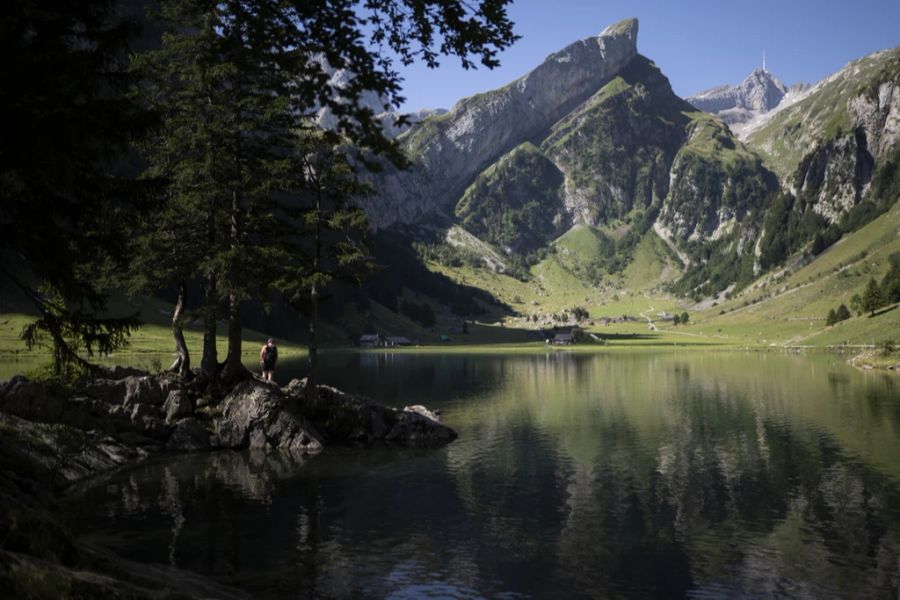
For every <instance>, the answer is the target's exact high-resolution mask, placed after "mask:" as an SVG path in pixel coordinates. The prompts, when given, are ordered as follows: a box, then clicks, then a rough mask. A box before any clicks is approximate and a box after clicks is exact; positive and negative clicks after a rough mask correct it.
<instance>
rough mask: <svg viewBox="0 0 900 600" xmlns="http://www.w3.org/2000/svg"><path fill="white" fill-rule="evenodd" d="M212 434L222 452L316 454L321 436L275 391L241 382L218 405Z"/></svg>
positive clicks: (274, 389) (271, 388)
mask: <svg viewBox="0 0 900 600" xmlns="http://www.w3.org/2000/svg"><path fill="white" fill-rule="evenodd" d="M216 434H217V436H218V438H219V443H220V444H221V447H222V448H246V447H250V448H254V449H269V448H282V449H286V450H295V451H297V450H300V451H306V452H318V451H319V450H321V449H322V447H323V445H324V444H323V441H322V436H320V435H319V433H318V431H317V430H316V428H315V427H313V425H312V424H310V423H309V422H308V421H307V420H306V419H305V418H304V417H303V415H301V414H297V413H295V412H294V411H292V410H291V407H289V406H288V403H287V402H286V399H285V396H284V394H282V392H281V390H279V389H278V388H277V387H275V386H272V385H268V384H265V383H262V382H260V381H256V380H248V381H244V382H242V383H240V384H238V385H237V386H235V388H234V389H233V390H232V391H231V393H230V394H228V396H226V398H225V400H224V401H223V402H222V416H221V417H220V418H219V420H218V423H217V427H216Z"/></svg>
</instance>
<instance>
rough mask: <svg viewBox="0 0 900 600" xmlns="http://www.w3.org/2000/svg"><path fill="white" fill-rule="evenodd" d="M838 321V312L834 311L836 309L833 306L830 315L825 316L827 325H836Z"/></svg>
mask: <svg viewBox="0 0 900 600" xmlns="http://www.w3.org/2000/svg"><path fill="white" fill-rule="evenodd" d="M837 322H838V317H837V313H836V312H834V309H833V308H832V309H831V310H829V311H828V316H827V317H825V325H826V326H828V327H831V326H832V325H834V324H835V323H837Z"/></svg>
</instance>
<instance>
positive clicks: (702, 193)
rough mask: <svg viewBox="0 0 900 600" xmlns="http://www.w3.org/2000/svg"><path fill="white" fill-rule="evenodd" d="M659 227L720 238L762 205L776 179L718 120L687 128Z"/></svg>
mask: <svg viewBox="0 0 900 600" xmlns="http://www.w3.org/2000/svg"><path fill="white" fill-rule="evenodd" d="M688 130H689V133H688V140H687V142H686V143H685V144H684V145H683V146H682V147H681V149H680V150H679V152H678V155H677V156H676V157H675V161H674V162H673V164H672V169H671V172H670V177H669V195H668V196H667V197H666V199H665V201H664V202H663V206H662V209H661V210H660V214H659V218H658V220H657V227H656V230H657V232H658V233H660V234H661V235H663V236H664V237H666V238H667V239H672V238H676V239H681V240H688V239H689V240H717V239H719V238H720V237H722V236H723V235H725V234H727V233H729V232H730V231H732V230H733V229H734V228H735V227H736V226H737V225H738V224H739V223H741V222H742V221H743V220H744V218H745V217H746V216H747V215H748V214H750V213H751V212H753V211H758V210H760V209H761V207H762V206H763V204H764V202H765V200H766V198H767V197H768V195H769V194H770V193H771V192H773V191H774V190H775V189H776V187H777V181H776V179H775V177H774V175H772V174H771V173H770V172H769V171H767V170H766V169H765V167H763V165H762V161H761V159H760V158H759V157H757V156H756V155H755V154H753V153H752V152H750V151H748V150H747V149H746V148H745V147H744V146H743V144H741V143H740V142H738V141H737V140H735V139H734V137H733V136H732V135H731V133H730V132H729V131H728V130H727V128H726V127H725V126H724V125H722V123H721V122H720V121H718V120H715V119H712V118H704V119H699V120H695V121H694V122H693V123H691V125H690V126H689V127H688Z"/></svg>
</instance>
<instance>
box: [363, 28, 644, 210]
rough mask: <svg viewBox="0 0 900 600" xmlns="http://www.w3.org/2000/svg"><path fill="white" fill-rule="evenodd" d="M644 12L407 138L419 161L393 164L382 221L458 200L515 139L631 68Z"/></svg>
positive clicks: (379, 203)
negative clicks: (395, 166)
mask: <svg viewBox="0 0 900 600" xmlns="http://www.w3.org/2000/svg"><path fill="white" fill-rule="evenodd" d="M637 33H638V22H637V19H629V20H626V21H622V22H620V23H618V24H616V25H613V26H610V27H607V28H606V29H605V30H604V31H603V32H602V33H601V34H600V35H598V36H597V37H592V38H587V39H584V40H581V41H579V42H575V43H574V44H571V45H569V46H568V47H566V48H564V49H563V50H561V51H559V52H556V53H554V54H551V55H550V56H549V57H547V59H546V60H545V61H544V62H543V63H542V64H541V65H539V66H538V67H537V68H536V69H534V70H533V71H531V72H530V73H528V74H527V75H525V76H523V77H521V78H520V79H518V80H516V81H514V82H512V83H510V84H508V85H506V86H505V87H502V88H500V89H498V90H494V91H491V92H487V93H485V94H479V95H477V96H472V97H470V98H466V99H464V100H461V101H460V102H458V103H457V104H456V105H455V106H454V107H453V109H452V110H451V111H450V112H449V113H447V114H445V115H442V116H437V117H431V118H428V119H426V120H425V121H423V122H422V123H421V124H420V125H419V126H417V127H415V128H413V129H412V130H410V131H409V132H408V133H407V134H405V135H404V136H403V137H402V138H401V139H403V141H404V144H405V146H406V148H407V149H408V151H409V153H410V155H411V157H412V158H413V161H414V166H413V168H412V169H410V170H408V171H402V172H398V171H394V170H391V171H388V172H386V173H384V174H383V175H382V176H381V177H380V178H379V180H378V189H379V193H378V194H377V195H376V197H374V198H373V199H372V200H371V201H370V204H369V206H367V209H368V210H367V212H368V213H369V217H370V220H371V222H372V225H373V226H374V227H376V228H380V227H386V226H388V225H391V224H393V223H411V222H414V221H416V220H417V219H418V218H420V217H421V216H423V215H425V214H427V213H429V212H432V211H434V210H435V209H438V210H447V209H449V208H450V207H452V206H453V205H454V204H455V203H456V201H457V200H458V199H459V197H460V196H461V195H462V193H463V191H464V190H465V189H466V187H468V185H469V184H470V183H472V181H473V179H474V178H475V176H476V175H477V174H478V173H480V172H481V171H482V170H484V169H485V168H486V167H487V166H489V165H490V164H491V163H493V162H494V161H495V160H497V159H498V158H499V157H500V156H502V155H503V154H505V153H506V152H508V151H509V150H511V149H513V148H514V147H516V146H518V145H520V144H522V143H523V142H526V141H529V140H531V139H532V138H535V137H540V136H541V134H542V133H543V132H545V131H547V130H548V129H549V128H550V127H551V126H552V125H553V124H554V123H556V122H557V121H559V120H560V119H561V118H563V117H564V116H565V115H566V114H568V113H569V112H570V111H572V110H573V109H574V108H576V107H577V106H579V105H580V104H582V103H583V102H584V101H585V100H587V99H588V98H589V97H590V96H591V95H593V94H594V93H595V92H597V90H599V89H600V88H601V87H602V86H603V85H604V84H605V83H606V82H608V81H609V80H610V79H611V78H612V77H613V76H615V75H616V74H617V73H618V72H619V71H620V70H621V69H622V68H624V67H625V66H626V65H627V64H628V63H629V62H630V61H631V59H632V58H633V57H634V56H635V54H636V53H637Z"/></svg>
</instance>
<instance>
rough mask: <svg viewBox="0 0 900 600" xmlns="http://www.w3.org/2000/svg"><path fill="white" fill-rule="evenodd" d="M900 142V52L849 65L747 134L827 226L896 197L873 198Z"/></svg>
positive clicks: (894, 51) (879, 53) (867, 58)
mask: <svg viewBox="0 0 900 600" xmlns="http://www.w3.org/2000/svg"><path fill="white" fill-rule="evenodd" d="M898 141H900V49H894V50H890V51H885V52H878V53H875V54H873V55H870V56H867V57H865V58H863V59H860V60H858V61H854V62H852V63H850V64H849V65H847V67H845V68H844V69H842V70H841V71H839V72H838V73H836V74H834V75H832V76H830V77H828V78H827V79H825V80H824V81H823V82H821V83H819V84H817V85H816V86H814V87H813V88H811V89H810V90H808V91H807V92H805V95H804V96H803V98H802V99H801V100H799V101H798V102H796V103H795V104H793V105H792V106H790V107H788V108H785V109H784V110H781V111H779V113H778V114H777V115H776V116H775V117H773V118H772V119H771V121H770V122H768V123H767V124H766V125H765V126H764V127H762V128H760V130H759V131H757V132H754V133H752V134H751V135H750V136H749V138H748V142H749V143H750V144H751V145H752V146H756V147H757V148H758V149H760V151H761V152H762V153H764V154H766V155H768V157H769V160H770V162H771V163H772V164H773V165H776V166H778V167H780V170H781V174H782V177H783V178H784V179H785V180H786V183H787V186H786V187H788V188H789V189H790V191H791V192H792V193H794V194H795V195H796V196H797V197H798V198H800V199H802V200H803V202H801V203H798V204H797V206H799V207H803V209H804V210H805V209H807V208H808V209H809V210H812V211H813V212H814V213H815V214H817V215H819V216H821V217H823V218H824V219H825V220H826V221H827V223H829V224H837V223H839V222H840V221H841V220H842V219H844V217H845V216H846V215H847V214H848V213H849V212H850V211H851V210H853V209H854V208H855V207H856V206H859V205H860V204H861V203H863V202H866V201H869V202H872V203H875V204H879V203H881V204H883V203H884V202H887V201H892V200H893V199H891V198H887V199H885V198H874V197H872V198H869V196H870V195H871V194H870V188H871V182H872V180H873V177H875V175H876V173H877V172H878V171H879V168H881V169H885V168H889V164H891V161H892V160H893V158H892V157H893V156H894V155H895V153H896V152H897V148H898ZM794 161H796V163H794ZM786 169H791V170H790V171H787V170H786ZM878 194H881V191H880V190H878V191H877V193H876V195H878Z"/></svg>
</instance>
